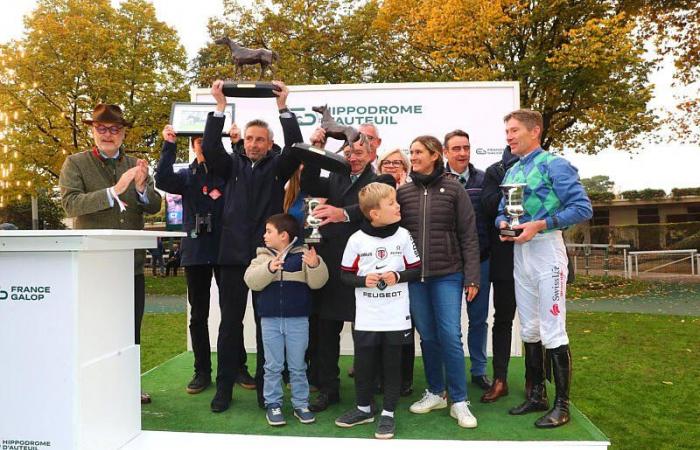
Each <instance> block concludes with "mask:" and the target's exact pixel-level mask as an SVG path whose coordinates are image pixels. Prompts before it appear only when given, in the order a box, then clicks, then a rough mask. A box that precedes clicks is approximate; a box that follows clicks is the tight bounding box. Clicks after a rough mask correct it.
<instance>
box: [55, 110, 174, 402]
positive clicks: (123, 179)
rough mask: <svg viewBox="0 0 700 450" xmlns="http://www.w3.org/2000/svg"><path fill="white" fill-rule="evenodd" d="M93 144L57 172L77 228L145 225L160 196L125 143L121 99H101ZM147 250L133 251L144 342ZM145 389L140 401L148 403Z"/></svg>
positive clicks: (137, 326)
mask: <svg viewBox="0 0 700 450" xmlns="http://www.w3.org/2000/svg"><path fill="white" fill-rule="evenodd" d="M83 123H85V124H86V125H89V126H90V127H91V134H92V138H93V141H94V143H95V145H94V147H93V148H92V149H90V150H86V151H84V152H80V153H76V154H73V155H69V156H68V157H67V158H66V160H65V162H64V163H63V167H62V168H61V175H60V178H59V186H60V188H61V203H62V205H63V208H64V209H65V210H66V216H68V217H73V218H75V221H74V223H73V228H75V229H117V230H142V229H143V216H144V214H154V213H157V212H158V211H160V206H161V197H160V194H158V192H156V191H155V189H154V188H153V179H152V178H151V177H149V175H148V164H147V163H146V161H144V160H142V159H138V158H134V157H133V156H128V155H126V154H125V153H124V149H122V143H123V142H124V137H125V136H126V128H128V127H130V126H131V123H129V122H128V121H126V120H125V119H124V117H123V115H122V110H121V108H119V106H117V105H107V104H103V103H100V104H98V105H97V106H96V107H95V109H94V110H93V112H92V117H91V119H89V120H84V121H83ZM145 257H146V251H145V250H135V251H134V322H135V327H134V328H135V341H136V344H137V345H138V344H140V342H141V319H142V318H143V310H144V302H145V282H144V275H143V263H144V260H145ZM150 401H151V400H150V397H149V396H148V394H141V403H149V402H150Z"/></svg>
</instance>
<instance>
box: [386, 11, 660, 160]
mask: <svg viewBox="0 0 700 450" xmlns="http://www.w3.org/2000/svg"><path fill="white" fill-rule="evenodd" d="M614 3H615V2H600V1H597V0H584V1H576V2H574V1H568V0H540V1H522V0H500V1H485V0H443V1H437V0H386V1H385V2H384V3H383V5H382V8H381V9H380V11H379V14H378V18H377V21H376V29H377V30H378V32H379V33H382V36H383V37H382V39H381V41H382V42H388V43H389V45H387V46H386V50H387V52H388V53H389V55H390V56H389V57H392V58H393V65H392V67H391V68H389V69H387V70H385V71H384V73H383V77H382V78H381V80H379V81H416V80H417V79H418V78H419V77H421V75H423V74H427V78H428V79H430V80H435V81H455V80H463V81H471V80H481V81H486V80H516V81H519V82H520V102H521V105H522V106H523V107H527V108H533V109H537V110H539V111H541V112H542V114H543V116H544V130H543V146H544V147H545V148H549V147H552V146H553V147H555V148H562V147H571V148H574V149H576V150H578V151H585V152H589V153H595V152H597V151H599V150H601V149H603V148H606V147H609V146H615V147H616V148H619V149H631V148H634V146H635V138H637V137H638V136H639V135H640V134H642V133H645V132H648V131H651V130H653V129H654V128H655V127H656V126H657V124H658V122H657V121H656V118H655V116H654V115H653V113H651V112H650V111H648V110H647V103H648V102H649V100H650V99H651V91H652V86H651V85H650V84H649V82H648V74H649V72H650V70H651V68H652V64H651V63H650V62H648V61H645V59H644V58H643V54H644V42H643V39H642V38H641V37H640V36H639V35H638V34H636V33H635V25H636V22H635V20H634V19H633V18H632V17H630V16H628V15H627V14H625V13H624V12H620V11H618V10H616V8H615V7H614V6H615V5H614ZM441 24H442V25H443V26H441ZM391 55H393V56H391ZM417 62H418V64H417ZM475 106H476V107H478V105H475Z"/></svg>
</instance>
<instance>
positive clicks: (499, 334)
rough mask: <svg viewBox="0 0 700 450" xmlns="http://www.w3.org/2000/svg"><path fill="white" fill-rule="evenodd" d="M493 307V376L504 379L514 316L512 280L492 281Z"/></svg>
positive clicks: (506, 371)
mask: <svg viewBox="0 0 700 450" xmlns="http://www.w3.org/2000/svg"><path fill="white" fill-rule="evenodd" d="M493 308H494V310H495V312H494V314H493V329H492V334H493V336H492V341H493V377H494V378H500V379H501V380H504V381H505V380H506V379H507V377H508V362H509V361H510V341H511V337H512V335H513V318H514V317H515V286H514V283H513V281H512V280H511V281H494V282H493Z"/></svg>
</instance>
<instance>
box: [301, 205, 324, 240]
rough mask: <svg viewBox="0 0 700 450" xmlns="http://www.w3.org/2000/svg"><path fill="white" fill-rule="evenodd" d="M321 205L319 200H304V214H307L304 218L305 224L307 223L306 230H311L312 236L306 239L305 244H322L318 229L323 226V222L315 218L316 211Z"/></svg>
mask: <svg viewBox="0 0 700 450" xmlns="http://www.w3.org/2000/svg"><path fill="white" fill-rule="evenodd" d="M320 204H321V202H320V201H319V200H318V199H317V198H305V199H304V212H305V213H306V214H305V218H304V223H306V227H305V228H307V229H308V228H311V234H309V236H308V237H307V238H306V239H304V242H305V243H307V244H319V243H320V242H321V237H322V236H321V233H320V232H319V231H318V227H320V226H321V222H322V220H321V219H317V218H315V217H314V216H313V212H314V209H316V207H317V206H318V205H320Z"/></svg>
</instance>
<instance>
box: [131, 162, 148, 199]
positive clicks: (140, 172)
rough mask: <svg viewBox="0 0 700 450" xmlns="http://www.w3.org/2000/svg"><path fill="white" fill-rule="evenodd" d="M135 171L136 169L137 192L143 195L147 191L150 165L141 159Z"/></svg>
mask: <svg viewBox="0 0 700 450" xmlns="http://www.w3.org/2000/svg"><path fill="white" fill-rule="evenodd" d="M134 169H136V171H135V172H134V183H135V184H136V190H137V191H138V192H140V193H143V192H145V191H146V182H147V181H148V163H147V162H146V161H145V160H143V159H139V160H138V161H137V163H136V167H134Z"/></svg>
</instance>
